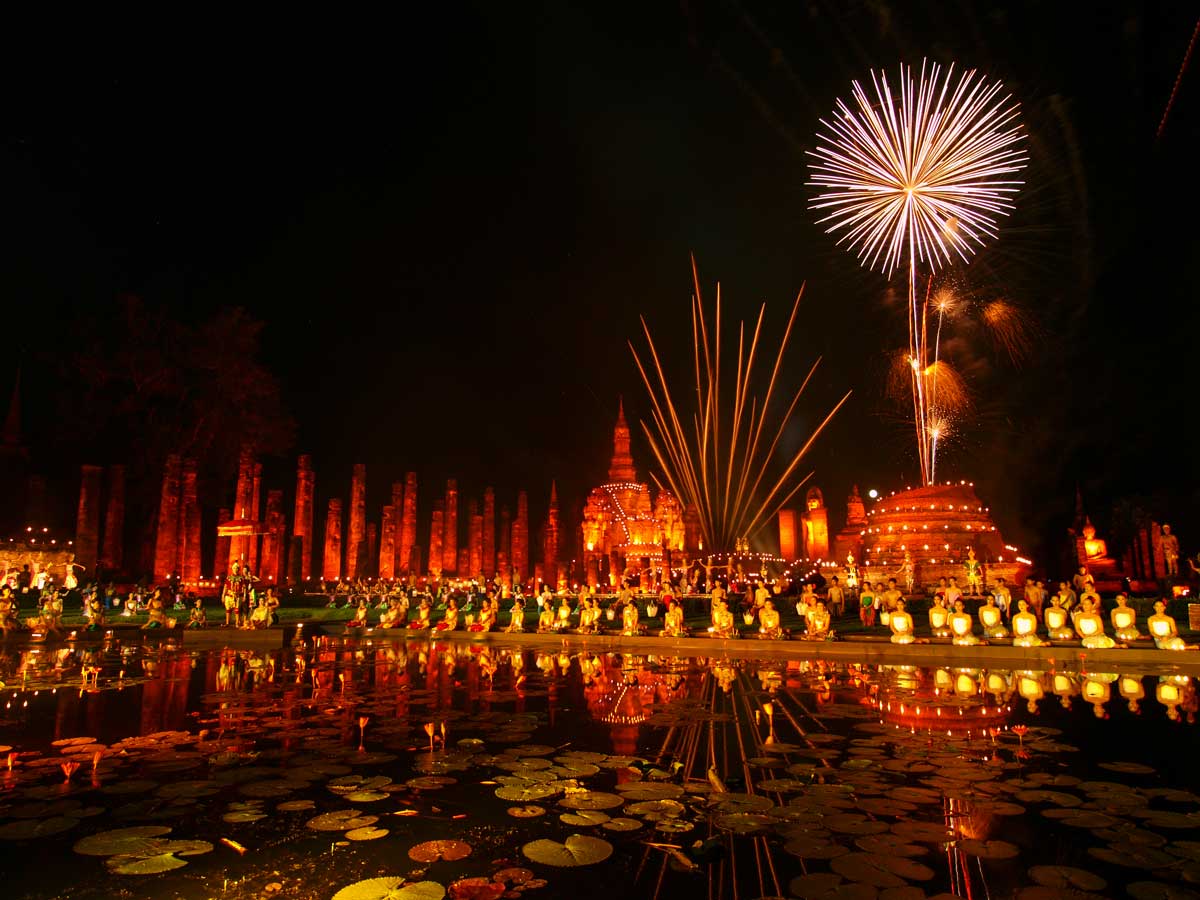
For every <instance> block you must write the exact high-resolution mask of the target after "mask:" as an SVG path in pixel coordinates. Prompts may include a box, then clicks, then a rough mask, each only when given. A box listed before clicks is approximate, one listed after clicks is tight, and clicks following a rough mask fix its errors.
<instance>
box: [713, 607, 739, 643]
mask: <svg viewBox="0 0 1200 900" xmlns="http://www.w3.org/2000/svg"><path fill="white" fill-rule="evenodd" d="M708 633H709V635H711V636H712V637H715V638H725V639H731V638H736V637H737V636H738V630H737V622H735V621H734V618H733V613H732V612H730V611H729V604H728V603H726V602H725V601H724V600H718V601H717V602H716V604H715V606H714V608H713V611H712V625H711V626H710V627H709V629H708Z"/></svg>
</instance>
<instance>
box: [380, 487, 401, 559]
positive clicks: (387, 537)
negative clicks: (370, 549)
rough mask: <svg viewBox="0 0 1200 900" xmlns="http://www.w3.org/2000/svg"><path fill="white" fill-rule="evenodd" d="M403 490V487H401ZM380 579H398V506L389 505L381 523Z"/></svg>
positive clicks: (393, 488) (393, 490)
mask: <svg viewBox="0 0 1200 900" xmlns="http://www.w3.org/2000/svg"><path fill="white" fill-rule="evenodd" d="M400 488H401V490H403V485H401V486H400ZM395 489H396V485H392V496H393V497H394V496H395ZM379 535H380V537H379V577H380V578H387V579H389V580H390V579H392V578H395V577H396V506H395V503H391V504H388V505H387V506H385V507H384V508H383V517H382V518H381V520H380V523H379Z"/></svg>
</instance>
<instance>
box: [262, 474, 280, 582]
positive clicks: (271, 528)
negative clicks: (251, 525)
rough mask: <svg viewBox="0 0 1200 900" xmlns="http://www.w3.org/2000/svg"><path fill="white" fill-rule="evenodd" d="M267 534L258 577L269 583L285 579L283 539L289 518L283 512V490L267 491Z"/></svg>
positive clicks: (263, 544) (263, 543)
mask: <svg viewBox="0 0 1200 900" xmlns="http://www.w3.org/2000/svg"><path fill="white" fill-rule="evenodd" d="M264 524H265V526H266V529H265V530H266V532H267V533H266V534H264V535H263V542H262V557H261V559H262V564H261V571H259V572H258V577H259V578H261V579H262V580H263V581H264V582H266V583H267V584H279V583H280V582H282V581H283V539H284V535H285V534H286V533H287V520H286V517H285V516H284V514H283V491H267V518H266V521H265V522H264Z"/></svg>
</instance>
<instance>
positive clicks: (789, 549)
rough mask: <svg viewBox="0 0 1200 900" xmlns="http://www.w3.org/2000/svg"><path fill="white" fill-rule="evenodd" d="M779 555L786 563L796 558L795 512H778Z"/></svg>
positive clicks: (788, 510) (790, 510)
mask: <svg viewBox="0 0 1200 900" xmlns="http://www.w3.org/2000/svg"><path fill="white" fill-rule="evenodd" d="M779 555H780V556H782V557H783V558H784V559H785V560H787V561H788V562H791V561H792V560H793V559H795V558H796V511H795V510H794V509H781V510H780V511H779Z"/></svg>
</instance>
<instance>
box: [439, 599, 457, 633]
mask: <svg viewBox="0 0 1200 900" xmlns="http://www.w3.org/2000/svg"><path fill="white" fill-rule="evenodd" d="M457 627H458V603H457V601H455V599H454V598H453V597H451V598H450V599H449V600H447V601H446V613H445V615H443V616H442V621H440V622H438V623H437V626H436V629H437V630H438V631H453V630H454V629H456V628H457Z"/></svg>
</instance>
